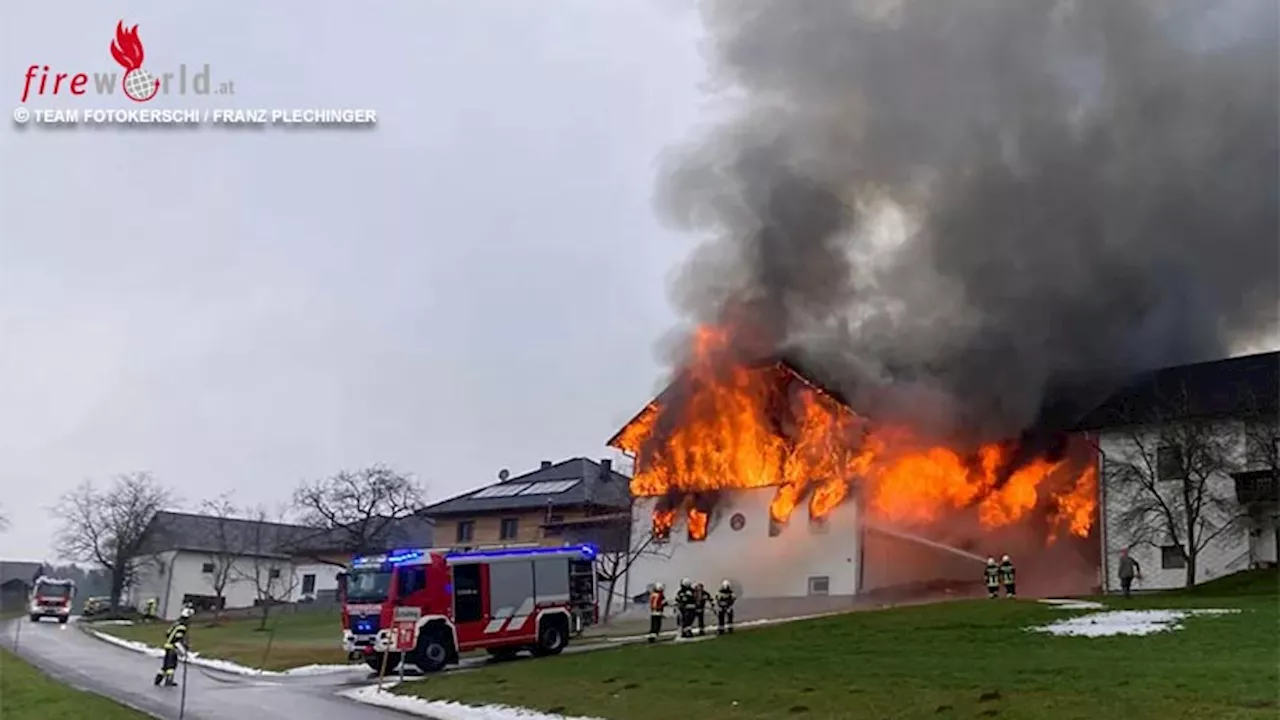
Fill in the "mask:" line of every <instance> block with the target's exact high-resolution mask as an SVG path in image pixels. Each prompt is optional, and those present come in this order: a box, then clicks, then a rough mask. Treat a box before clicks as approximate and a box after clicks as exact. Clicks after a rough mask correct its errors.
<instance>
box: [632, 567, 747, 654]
mask: <svg viewBox="0 0 1280 720" xmlns="http://www.w3.org/2000/svg"><path fill="white" fill-rule="evenodd" d="M712 601H713V598H712V595H711V593H710V592H709V591H708V590H707V589H706V587H704V586H703V584H702V583H694V582H693V581H691V580H690V579H689V578H685V579H683V580H681V581H680V589H679V590H677V591H676V598H675V612H676V625H677V627H678V629H679V631H680V634H679V636H678V639H682V640H683V639H687V638H691V637H693V625H694V623H695V622H696V623H697V625H698V635H700V636H701V635H706V634H707V607H708V606H709V605H711V603H712ZM736 601H737V598H736V597H735V596H734V594H733V584H732V583H730V582H729V581H728V580H725V581H724V582H722V583H720V590H719V592H717V593H716V594H715V597H714V602H715V605H716V634H717V635H723V634H725V633H731V632H733V604H734V602H736ZM670 606H671V603H669V602H667V594H666V591H665V590H664V589H663V587H662V583H654V584H653V589H652V590H650V591H649V642H651V643H654V642H657V641H658V635H660V634H661V633H662V620H663V618H664V617H665V615H666V609H667V608H668V607H670Z"/></svg>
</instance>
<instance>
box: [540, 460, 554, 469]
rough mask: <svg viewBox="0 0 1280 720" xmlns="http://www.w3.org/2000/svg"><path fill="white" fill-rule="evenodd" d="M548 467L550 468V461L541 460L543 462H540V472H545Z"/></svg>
mask: <svg viewBox="0 0 1280 720" xmlns="http://www.w3.org/2000/svg"><path fill="white" fill-rule="evenodd" d="M549 467H551V461H550V460H543V461H542V467H541V468H540V469H541V470H546V469H547V468H549Z"/></svg>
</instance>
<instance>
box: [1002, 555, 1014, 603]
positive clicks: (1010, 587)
mask: <svg viewBox="0 0 1280 720" xmlns="http://www.w3.org/2000/svg"><path fill="white" fill-rule="evenodd" d="M1013 579H1014V571H1013V561H1012V560H1010V559H1009V556H1008V555H1005V556H1004V557H1002V558H1000V582H1001V583H1003V584H1004V596H1005V597H1014V596H1015V593H1014V582H1013Z"/></svg>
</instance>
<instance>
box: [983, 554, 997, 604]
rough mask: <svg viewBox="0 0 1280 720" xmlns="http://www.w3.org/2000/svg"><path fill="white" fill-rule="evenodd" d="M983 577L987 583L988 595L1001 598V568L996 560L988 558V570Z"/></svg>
mask: <svg viewBox="0 0 1280 720" xmlns="http://www.w3.org/2000/svg"><path fill="white" fill-rule="evenodd" d="M983 577H984V578H985V579H986V581H987V595H988V596H989V597H993V598H995V597H1000V568H999V566H997V565H996V559H995V558H993V557H989V558H987V570H986V573H985V575H984V576H983Z"/></svg>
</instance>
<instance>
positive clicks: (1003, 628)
mask: <svg viewBox="0 0 1280 720" xmlns="http://www.w3.org/2000/svg"><path fill="white" fill-rule="evenodd" d="M1278 588H1280V575H1277V573H1276V572H1274V571H1265V572H1264V571H1259V572H1254V573H1248V574H1245V575H1241V576H1235V577H1231V578H1227V579H1225V580H1223V581H1221V582H1218V583H1215V584H1210V585H1208V586H1202V587H1200V588H1197V589H1195V590H1194V591H1191V592H1185V593H1184V592H1176V593H1163V594H1160V595H1153V596H1145V597H1141V598H1134V599H1131V600H1129V601H1124V600H1122V599H1119V598H1109V599H1105V600H1104V602H1106V604H1107V605H1108V609H1113V610H1119V609H1146V608H1161V607H1164V608H1175V609H1176V608H1193V607H1202V608H1203V607H1233V608H1240V609H1242V610H1243V612H1241V613H1240V614H1237V615H1226V616H1221V617H1213V618H1205V617H1200V618H1191V619H1189V620H1186V621H1184V625H1185V629H1183V630H1179V631H1176V632H1168V633H1160V634H1156V635H1151V636H1146V637H1133V636H1119V637H1106V638H1083V637H1055V636H1050V635H1045V634H1041V633H1033V632H1027V631H1026V630H1025V629H1024V628H1027V627H1028V626H1033V625H1043V624H1046V623H1049V622H1052V621H1054V620H1057V619H1063V618H1067V617H1070V616H1072V615H1077V614H1082V613H1085V612H1089V611H1062V610H1054V609H1052V608H1050V607H1048V606H1046V605H1044V604H1042V603H1038V602H1034V601H1030V600H1026V601H1007V600H1000V601H989V600H978V601H965V602H955V603H944V604H938V605H927V606H918V607H905V608H898V609H891V610H883V611H874V612H859V613H852V614H848V615H843V616H839V617H832V618H824V619H821V620H811V621H804V622H796V623H793V624H788V625H780V626H775V627H770V628H764V629H759V630H751V631H743V632H740V633H737V634H735V635H733V636H729V637H724V638H717V639H713V640H708V641H704V642H694V643H687V644H679V645H673V644H661V645H658V646H645V645H638V646H628V647H623V648H619V649H617V650H607V651H599V652H591V653H584V654H581V655H564V656H561V657H557V658H549V659H543V660H536V661H529V662H514V663H511V664H509V665H502V666H499V667H495V668H492V669H488V670H486V671H484V672H480V673H458V674H456V675H446V676H441V677H437V678H431V679H428V680H426V681H424V682H415V683H409V684H406V685H404V686H401V687H400V688H398V689H397V691H398V692H402V693H406V694H415V695H421V696H424V697H429V698H432V699H447V700H457V701H461V702H467V703H473V704H483V703H501V704H508V705H516V706H522V707H529V708H534V709H539V710H543V711H554V712H558V713H566V714H570V715H589V716H596V717H602V718H609V719H610V720H641V719H644V720H650V718H652V717H654V716H662V715H666V714H679V715H681V716H684V717H696V718H708V719H709V718H715V719H716V720H721V719H723V720H734V719H742V720H745V719H748V718H751V719H755V718H806V719H807V718H833V719H834V718H841V719H850V720H853V719H857V718H869V719H871V720H881V719H887V718H894V719H898V718H1002V719H1003V718H1025V719H1026V720H1075V719H1079V720H1086V719H1088V720H1093V719H1094V718H1099V717H1117V718H1125V719H1126V720H1135V719H1145V718H1151V719H1152V720H1156V719H1159V720H1167V719H1168V718H1187V719H1188V720H1190V719H1194V720H1208V719H1209V718H1213V719H1214V720H1228V719H1231V718H1257V719H1261V718H1267V719H1268V720H1273V719H1274V718H1275V717H1277V713H1278V712H1280V700H1278V693H1280V670H1278V669H1277V668H1278V666H1277V661H1278V660H1280V648H1278V647H1277V622H1278V621H1280V610H1278V609H1277V600H1278V599H1280V591H1278Z"/></svg>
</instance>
